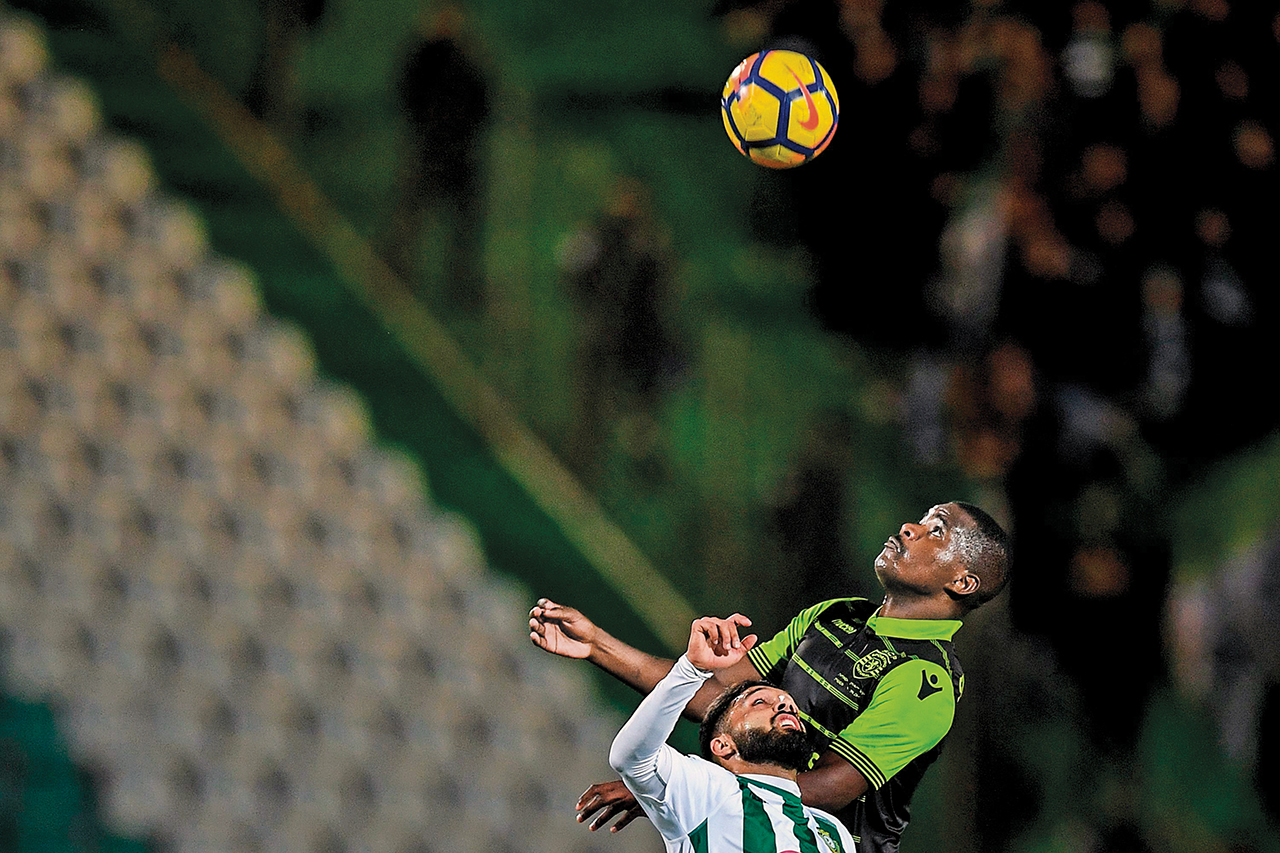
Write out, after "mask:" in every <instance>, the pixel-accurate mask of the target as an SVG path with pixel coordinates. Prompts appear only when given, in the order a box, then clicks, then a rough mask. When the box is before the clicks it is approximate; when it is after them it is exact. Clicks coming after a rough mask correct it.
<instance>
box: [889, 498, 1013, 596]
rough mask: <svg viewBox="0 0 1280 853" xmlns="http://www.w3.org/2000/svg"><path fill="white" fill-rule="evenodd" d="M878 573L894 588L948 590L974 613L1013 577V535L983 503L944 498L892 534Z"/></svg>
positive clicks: (931, 592) (941, 592)
mask: <svg viewBox="0 0 1280 853" xmlns="http://www.w3.org/2000/svg"><path fill="white" fill-rule="evenodd" d="M876 577H878V578H879V579H880V582H881V583H882V584H884V588H885V590H886V591H888V592H890V593H897V594H904V593H905V594H908V595H916V596H930V595H945V596H947V597H948V598H949V599H951V600H952V601H953V602H955V604H956V605H957V607H958V608H959V610H960V612H961V613H968V612H969V611H971V610H973V609H974V608H976V607H979V606H981V605H982V604H985V603H986V602H988V601H990V600H991V599H993V598H995V597H996V596H997V595H998V594H999V593H1000V591H1001V590H1002V589H1004V587H1005V584H1006V583H1007V582H1008V579H1009V536H1008V534H1007V533H1005V531H1004V528H1002V527H1001V526H1000V525H999V523H997V522H996V520H995V519H994V518H992V517H991V516H990V514H988V513H987V512H986V511H985V510H983V509H981V508H980V507H977V506H974V505H973V504H969V503H963V502H961V501H952V502H951V503H945V504H939V505H938V506H935V507H933V508H932V509H930V510H929V512H928V513H926V514H925V516H924V518H922V519H920V521H919V522H917V523H910V522H908V523H907V524H904V525H902V527H901V529H900V530H899V531H898V533H897V534H896V535H894V536H891V537H889V541H887V542H886V543H885V546H884V549H883V550H882V551H881V552H880V555H879V556H878V557H876Z"/></svg>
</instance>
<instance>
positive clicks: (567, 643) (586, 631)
mask: <svg viewBox="0 0 1280 853" xmlns="http://www.w3.org/2000/svg"><path fill="white" fill-rule="evenodd" d="M598 633H599V629H598V628H596V624H595V623H594V622H592V621H591V620H590V619H588V618H587V617H585V616H583V615H582V612H581V611H579V610H578V609H577V608H576V607H565V606H564V605H562V604H556V603H555V602H554V601H551V600H550V599H547V598H539V599H538V603H537V604H535V605H534V607H533V609H532V610H530V611H529V639H530V640H532V641H533V644H534V645H535V646H537V647H538V648H540V649H542V650H543V651H544V652H551V654H553V655H560V656H561V657H566V658H578V659H582V658H585V657H587V656H588V655H590V654H591V651H592V649H593V648H595V639H596V636H597V634H598Z"/></svg>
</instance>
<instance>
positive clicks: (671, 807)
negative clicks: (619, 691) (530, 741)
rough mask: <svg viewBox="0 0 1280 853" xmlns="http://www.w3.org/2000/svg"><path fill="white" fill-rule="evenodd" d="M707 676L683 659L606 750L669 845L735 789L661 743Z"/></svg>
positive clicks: (713, 770) (721, 773)
mask: <svg viewBox="0 0 1280 853" xmlns="http://www.w3.org/2000/svg"><path fill="white" fill-rule="evenodd" d="M710 675H711V673H709V672H702V671H701V670H698V669H697V668H695V667H694V666H693V664H691V663H689V659H688V658H687V657H685V656H681V657H680V659H679V660H677V661H676V663H675V665H674V666H673V667H672V668H671V672H669V673H668V674H667V676H666V677H665V678H663V679H662V680H661V681H659V682H658V684H657V686H656V687H654V689H653V692H651V693H650V694H649V695H648V696H646V697H645V698H644V699H643V700H641V702H640V706H639V707H638V708H636V710H635V712H634V713H633V714H632V715H631V718H630V719H629V720H627V722H626V724H625V725H623V727H622V729H621V730H620V731H619V732H618V734H617V736H616V737H615V738H614V740H613V745H612V747H611V748H610V750H609V764H610V765H611V766H612V767H613V769H614V770H617V771H618V772H619V773H620V774H622V781H623V783H624V784H625V785H626V786H627V789H628V790H630V791H631V793H632V794H634V795H635V797H636V801H637V802H639V803H640V807H641V808H643V809H644V812H645V814H646V815H648V817H649V819H650V820H651V821H652V822H653V825H654V828H655V829H657V830H658V833H659V834H660V835H661V836H662V837H663V838H664V839H666V840H668V841H674V840H678V839H680V838H682V837H684V836H685V835H686V834H687V833H688V832H689V830H691V829H693V828H694V827H695V826H697V824H698V823H700V822H701V821H702V820H704V819H705V818H706V816H707V815H708V814H710V813H711V811H712V809H713V808H714V807H715V806H716V805H718V804H719V802H720V801H721V800H723V799H724V797H725V796H726V795H727V794H729V793H731V792H732V791H736V790H737V786H736V784H733V774H732V773H730V772H729V771H728V770H725V769H724V768H723V767H720V766H718V765H715V764H711V763H710V762H707V761H703V760H702V759H700V758H693V757H690V756H685V755H681V754H680V753H679V752H677V751H676V750H675V749H673V748H672V747H671V746H670V745H669V744H667V743H666V742H665V741H666V739H667V737H668V736H669V735H670V734H671V730H672V729H673V728H674V727H675V724H676V720H677V719H679V717H680V712H681V710H683V708H684V706H685V705H687V704H688V702H689V700H690V699H691V698H693V694H694V693H696V692H697V690H698V688H699V687H701V686H702V683H703V682H704V681H705V680H706V679H707V678H708V677H709V676H710Z"/></svg>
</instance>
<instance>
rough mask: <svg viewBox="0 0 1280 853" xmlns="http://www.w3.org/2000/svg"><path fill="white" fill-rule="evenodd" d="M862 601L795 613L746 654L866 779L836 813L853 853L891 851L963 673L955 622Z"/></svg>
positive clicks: (820, 742) (823, 741) (819, 740)
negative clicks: (883, 610) (909, 615)
mask: <svg viewBox="0 0 1280 853" xmlns="http://www.w3.org/2000/svg"><path fill="white" fill-rule="evenodd" d="M878 612H879V605H878V604H876V603H874V602H872V601H869V600H867V599H865V598H839V599H835V600H833V601H824V602H822V603H821V604H818V605H815V606H813V607H810V608H809V609H807V610H804V611H802V612H801V613H800V614H799V615H798V616H796V618H795V619H793V620H791V624H790V625H788V626H787V627H786V628H785V629H784V630H782V631H780V632H778V634H777V635H776V636H775V637H773V639H771V640H769V641H767V642H765V643H762V644H760V645H758V646H756V647H755V648H753V649H752V650H751V651H750V652H748V656H749V657H750V659H751V662H752V663H753V664H754V665H755V667H756V669H758V670H759V671H760V673H761V675H762V676H763V677H764V678H766V679H767V680H769V681H770V682H772V683H774V684H777V685H779V686H780V687H782V688H784V689H785V690H787V691H788V692H789V693H790V694H791V695H792V696H793V697H794V698H795V700H796V703H797V705H798V706H799V707H800V711H801V716H802V717H803V718H804V721H805V724H806V725H807V726H808V727H809V730H810V732H811V734H812V735H813V736H814V738H815V749H816V753H815V757H816V755H817V754H820V753H822V752H824V751H826V750H827V749H831V750H833V751H834V752H836V753H837V754H838V755H840V756H841V757H842V758H844V759H845V760H846V761H848V762H849V763H850V764H852V765H853V766H854V767H855V768H857V769H858V771H859V772H860V773H861V774H862V775H863V776H865V777H866V779H867V782H868V783H869V786H870V787H869V788H868V790H867V792H866V794H865V795H863V796H862V797H860V798H858V799H857V800H855V801H854V802H853V803H850V804H849V806H847V807H846V808H845V809H843V810H842V811H840V812H837V813H836V817H838V818H840V820H841V821H843V822H844V824H845V826H847V827H849V830H850V831H851V832H852V833H853V836H854V838H855V840H856V841H857V844H858V850H859V851H860V853H871V851H875V853H886V851H889V853H892V851H896V850H897V849H898V842H899V839H900V837H901V835H902V830H903V829H904V828H905V827H906V825H907V821H908V819H909V818H910V815H911V810H910V800H911V795H912V793H914V791H915V789H916V786H917V785H918V784H919V782H920V778H921V776H923V774H924V771H925V768H927V767H928V766H929V765H930V764H932V763H933V761H934V759H936V758H937V757H938V753H939V752H940V751H941V748H942V739H943V738H944V737H945V736H946V734H947V731H948V730H949V729H950V728H951V721H952V719H953V718H954V716H955V708H956V702H957V701H959V699H960V696H961V694H962V693H963V692H964V674H963V673H962V672H961V670H960V661H959V660H957V659H956V655H955V650H954V648H953V647H952V644H951V638H952V636H954V635H955V632H956V631H957V630H958V629H959V627H960V622H959V621H950V620H931V619H891V618H887V617H882V616H879V615H878Z"/></svg>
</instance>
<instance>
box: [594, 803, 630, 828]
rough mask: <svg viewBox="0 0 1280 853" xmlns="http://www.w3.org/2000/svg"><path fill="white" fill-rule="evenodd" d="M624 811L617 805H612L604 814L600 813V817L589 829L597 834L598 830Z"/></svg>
mask: <svg viewBox="0 0 1280 853" xmlns="http://www.w3.org/2000/svg"><path fill="white" fill-rule="evenodd" d="M622 811H623V809H621V808H619V807H618V806H617V805H616V804H613V803H610V804H609V805H607V806H605V808H604V810H603V811H602V812H600V816H599V817H597V818H596V819H595V820H593V821H591V826H590V827H589V828H590V830H591V831H592V832H595V831H596V830H597V829H599V828H600V827H602V826H604V825H605V824H606V823H608V822H609V821H611V820H613V818H614V817H616V816H617V815H618V813H619V812H622Z"/></svg>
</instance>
